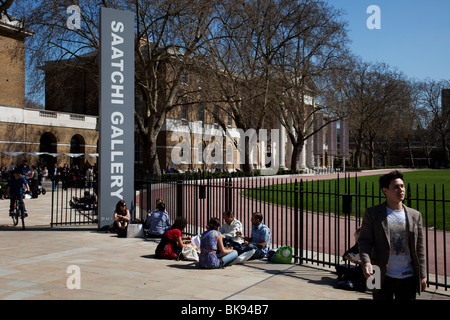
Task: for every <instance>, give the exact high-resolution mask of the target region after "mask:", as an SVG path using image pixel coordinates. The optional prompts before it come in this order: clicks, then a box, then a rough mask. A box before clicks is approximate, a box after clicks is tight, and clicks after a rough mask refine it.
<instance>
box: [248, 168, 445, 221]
mask: <svg viewBox="0 0 450 320" xmlns="http://www.w3.org/2000/svg"><path fill="white" fill-rule="evenodd" d="M354 176H355V175H354V174H352V175H351V178H350V179H349V180H347V185H345V184H346V183H344V178H341V179H339V181H337V180H336V179H335V180H322V181H307V180H304V183H303V190H304V191H305V194H304V198H303V201H304V207H305V209H307V210H313V211H315V212H317V211H318V212H327V213H328V212H330V213H338V214H342V196H336V194H339V195H342V194H345V193H350V194H358V195H360V197H358V199H359V200H356V197H353V198H352V200H353V201H352V215H358V216H360V215H362V214H363V213H364V210H365V208H366V207H370V206H373V205H376V204H378V203H380V202H383V201H384V195H383V194H382V193H381V192H380V190H379V186H378V179H379V177H380V175H374V176H365V177H362V176H361V177H357V179H355V178H354ZM404 178H405V179H404V180H405V183H406V185H408V184H409V185H410V188H411V189H410V190H411V194H410V196H409V197H408V196H407V199H406V200H405V204H406V205H408V204H410V206H411V207H412V208H415V209H417V210H419V211H420V212H421V213H422V216H423V220H424V224H425V223H426V224H427V225H428V226H430V227H435V228H436V229H440V230H442V229H443V228H444V218H445V229H446V230H450V170H423V171H413V172H405V173H404ZM294 188H295V186H294V184H293V183H291V184H282V185H271V186H267V187H265V188H255V189H251V190H248V191H246V192H245V195H246V196H249V197H251V198H254V199H258V200H262V201H267V202H271V203H276V204H279V205H288V206H294V201H295V196H294V195H295V193H294ZM298 188H299V189H300V180H298ZM443 189H444V190H443ZM425 191H426V192H425ZM408 200H410V201H408ZM299 201H300V199H299ZM336 207H337V208H338V210H336Z"/></svg>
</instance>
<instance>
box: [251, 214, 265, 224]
mask: <svg viewBox="0 0 450 320" xmlns="http://www.w3.org/2000/svg"><path fill="white" fill-rule="evenodd" d="M253 214H254V215H255V218H256V219H258V220H259V221H260V222H262V221H263V215H262V214H261V213H260V212H254V213H253Z"/></svg>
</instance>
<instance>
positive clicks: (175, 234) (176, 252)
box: [155, 218, 191, 260]
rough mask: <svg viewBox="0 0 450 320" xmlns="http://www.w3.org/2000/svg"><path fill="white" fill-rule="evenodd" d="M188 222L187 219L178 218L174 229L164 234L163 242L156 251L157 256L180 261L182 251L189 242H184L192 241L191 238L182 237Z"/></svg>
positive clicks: (173, 226)
mask: <svg viewBox="0 0 450 320" xmlns="http://www.w3.org/2000/svg"><path fill="white" fill-rule="evenodd" d="M186 225H187V221H186V219H185V218H177V219H176V220H175V222H174V223H173V225H172V227H171V228H170V229H169V230H167V231H166V232H164V235H163V236H162V239H161V242H160V243H159V244H158V246H157V247H156V250H155V256H156V257H157V258H162V259H177V260H179V259H180V256H181V251H182V250H183V248H184V247H185V246H187V245H188V242H184V240H191V237H182V236H181V233H182V232H183V230H184V228H186Z"/></svg>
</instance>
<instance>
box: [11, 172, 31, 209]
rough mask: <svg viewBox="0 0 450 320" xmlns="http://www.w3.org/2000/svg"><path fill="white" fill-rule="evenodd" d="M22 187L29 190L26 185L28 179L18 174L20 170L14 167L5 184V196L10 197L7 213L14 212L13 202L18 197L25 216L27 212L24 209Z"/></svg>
mask: <svg viewBox="0 0 450 320" xmlns="http://www.w3.org/2000/svg"><path fill="white" fill-rule="evenodd" d="M24 188H25V189H26V190H27V191H28V192H30V187H29V186H28V181H27V179H25V178H24V177H22V175H21V174H20V170H19V169H16V170H14V171H13V176H12V177H11V179H10V180H9V182H8V185H7V186H6V197H10V204H9V215H10V216H12V215H13V214H14V202H15V200H16V198H17V199H19V205H20V206H21V207H22V208H23V213H24V216H25V217H27V216H28V213H27V210H26V209H25V203H24V202H23V190H24Z"/></svg>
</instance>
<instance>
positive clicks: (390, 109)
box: [334, 58, 406, 167]
mask: <svg viewBox="0 0 450 320" xmlns="http://www.w3.org/2000/svg"><path fill="white" fill-rule="evenodd" d="M334 82H335V84H336V88H337V89H338V90H339V91H340V92H341V95H342V97H343V98H344V106H345V109H346V110H345V113H346V114H347V115H348V116H349V118H348V119H349V131H350V137H351V138H352V139H353V141H354V144H355V152H354V155H353V156H354V160H353V163H354V165H355V166H356V167H360V166H361V156H362V153H363V150H364V147H367V148H368V153H369V163H370V165H371V166H373V165H374V158H375V154H374V151H375V142H376V141H377V139H378V136H379V134H380V132H383V130H385V129H386V128H388V127H389V126H396V125H398V124H399V122H400V119H399V118H396V117H395V112H394V111H395V108H399V107H401V105H402V103H403V104H404V103H405V102H404V97H405V88H406V87H405V79H404V77H403V75H402V74H401V73H398V72H396V71H393V70H391V69H390V68H389V67H388V66H387V65H386V64H380V63H377V64H369V63H366V62H363V61H361V59H359V58H353V59H351V60H350V62H349V64H348V67H347V68H346V71H345V72H342V73H340V74H338V75H337V76H336V78H335V80H334Z"/></svg>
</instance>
